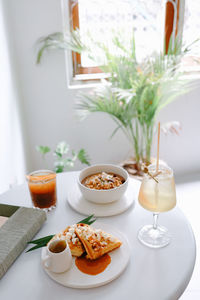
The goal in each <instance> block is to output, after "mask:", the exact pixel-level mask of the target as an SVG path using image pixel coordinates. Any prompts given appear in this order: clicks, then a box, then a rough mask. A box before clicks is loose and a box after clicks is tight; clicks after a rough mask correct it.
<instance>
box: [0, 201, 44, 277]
mask: <svg viewBox="0 0 200 300" xmlns="http://www.w3.org/2000/svg"><path fill="white" fill-rule="evenodd" d="M6 206H7V208H6ZM6 211H7V212H10V211H11V212H13V214H12V215H11V216H10V217H9V214H7V215H6ZM0 215H3V216H8V217H9V219H8V220H7V221H6V222H5V224H4V225H3V226H2V227H1V228H0V278H1V277H2V276H3V275H4V274H5V273H6V271H7V270H8V268H9V267H10V266H11V264H12V263H13V262H14V261H15V259H16V258H17V257H18V256H19V254H20V253H21V252H22V251H23V250H24V249H25V247H26V245H27V242H29V241H30V240H31V239H32V238H33V237H34V235H35V234H36V233H37V232H38V230H39V229H40V228H41V226H42V224H43V223H44V221H45V220H46V213H45V212H44V211H42V210H37V209H34V208H28V207H19V208H17V207H15V208H14V209H12V206H10V205H3V204H1V205H0Z"/></svg>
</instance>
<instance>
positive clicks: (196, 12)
mask: <svg viewBox="0 0 200 300" xmlns="http://www.w3.org/2000/svg"><path fill="white" fill-rule="evenodd" d="M198 38H200V0H192V1H191V0H185V16H184V26H183V43H184V45H189V44H190V43H192V42H193V41H195V40H196V39H198ZM199 45H200V43H199V42H198V43H195V44H194V46H193V47H192V49H191V53H190V54H191V55H194V56H199V54H200V53H199Z"/></svg>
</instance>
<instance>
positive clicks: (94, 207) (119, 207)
mask: <svg viewBox="0 0 200 300" xmlns="http://www.w3.org/2000/svg"><path fill="white" fill-rule="evenodd" d="M134 183H135V181H131V180H130V181H129V184H128V187H127V190H126V192H125V194H124V196H123V197H122V198H121V199H120V200H118V201H115V202H112V203H108V204H96V203H93V202H90V201H87V200H86V199H85V198H84V197H83V196H82V194H81V192H80V190H79V188H78V186H77V185H75V186H74V188H73V190H71V191H70V192H69V193H68V195H67V200H68V203H69V205H70V206H71V207H72V208H73V209H74V210H75V211H77V212H79V213H81V214H84V215H86V216H88V215H91V214H94V215H95V216H96V217H110V216H115V215H118V214H121V213H123V212H124V211H126V210H127V209H128V208H129V207H130V206H131V205H132V204H133V203H134V190H135V189H134Z"/></svg>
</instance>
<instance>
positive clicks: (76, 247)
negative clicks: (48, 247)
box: [50, 224, 85, 256]
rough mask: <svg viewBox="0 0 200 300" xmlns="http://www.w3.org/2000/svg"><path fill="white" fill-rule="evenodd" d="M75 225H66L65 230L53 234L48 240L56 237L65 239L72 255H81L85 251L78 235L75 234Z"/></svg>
mask: <svg viewBox="0 0 200 300" xmlns="http://www.w3.org/2000/svg"><path fill="white" fill-rule="evenodd" d="M76 227H77V224H74V225H72V226H68V227H67V228H66V229H65V230H63V231H61V232H60V233H57V234H56V235H54V237H53V238H52V239H51V240H50V242H51V241H53V240H56V239H62V240H66V241H67V243H68V245H69V248H70V250H71V254H72V256H81V255H82V254H83V253H84V252H85V249H84V247H83V244H82V243H81V241H80V240H79V238H78V236H77V235H76V232H75V229H76Z"/></svg>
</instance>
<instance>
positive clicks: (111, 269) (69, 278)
mask: <svg viewBox="0 0 200 300" xmlns="http://www.w3.org/2000/svg"><path fill="white" fill-rule="evenodd" d="M93 226H94V227H95V228H101V229H102V230H104V231H106V232H108V233H110V234H113V235H114V236H116V237H117V238H119V239H120V240H121V241H122V246H121V247H120V248H118V249H116V250H114V251H112V252H110V253H109V255H110V257H111V263H110V264H109V265H108V266H107V268H106V269H105V270H104V271H103V272H102V273H100V274H98V275H95V276H94V275H87V274H85V273H82V272H81V271H79V269H78V268H77V267H76V265H75V259H74V258H73V262H72V267H71V269H70V270H69V271H67V272H65V273H60V274H57V273H53V272H51V271H49V270H47V269H46V268H45V267H43V265H42V267H43V268H44V270H45V272H46V273H47V274H48V275H49V277H51V278H52V279H53V280H55V281H56V282H58V283H59V284H61V285H64V286H67V287H71V288H77V289H88V288H94V287H98V286H102V285H105V284H107V283H109V282H111V281H112V280H114V279H116V278H117V277H119V276H120V274H121V273H122V272H123V271H124V270H125V268H126V266H127V264H128V262H129V259H130V247H129V243H128V241H127V239H126V237H125V236H124V235H123V234H122V233H121V232H120V231H118V230H116V229H114V228H113V227H111V226H110V225H108V224H102V223H98V222H95V225H93ZM45 252H46V248H42V253H41V258H42V257H43V256H45Z"/></svg>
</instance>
